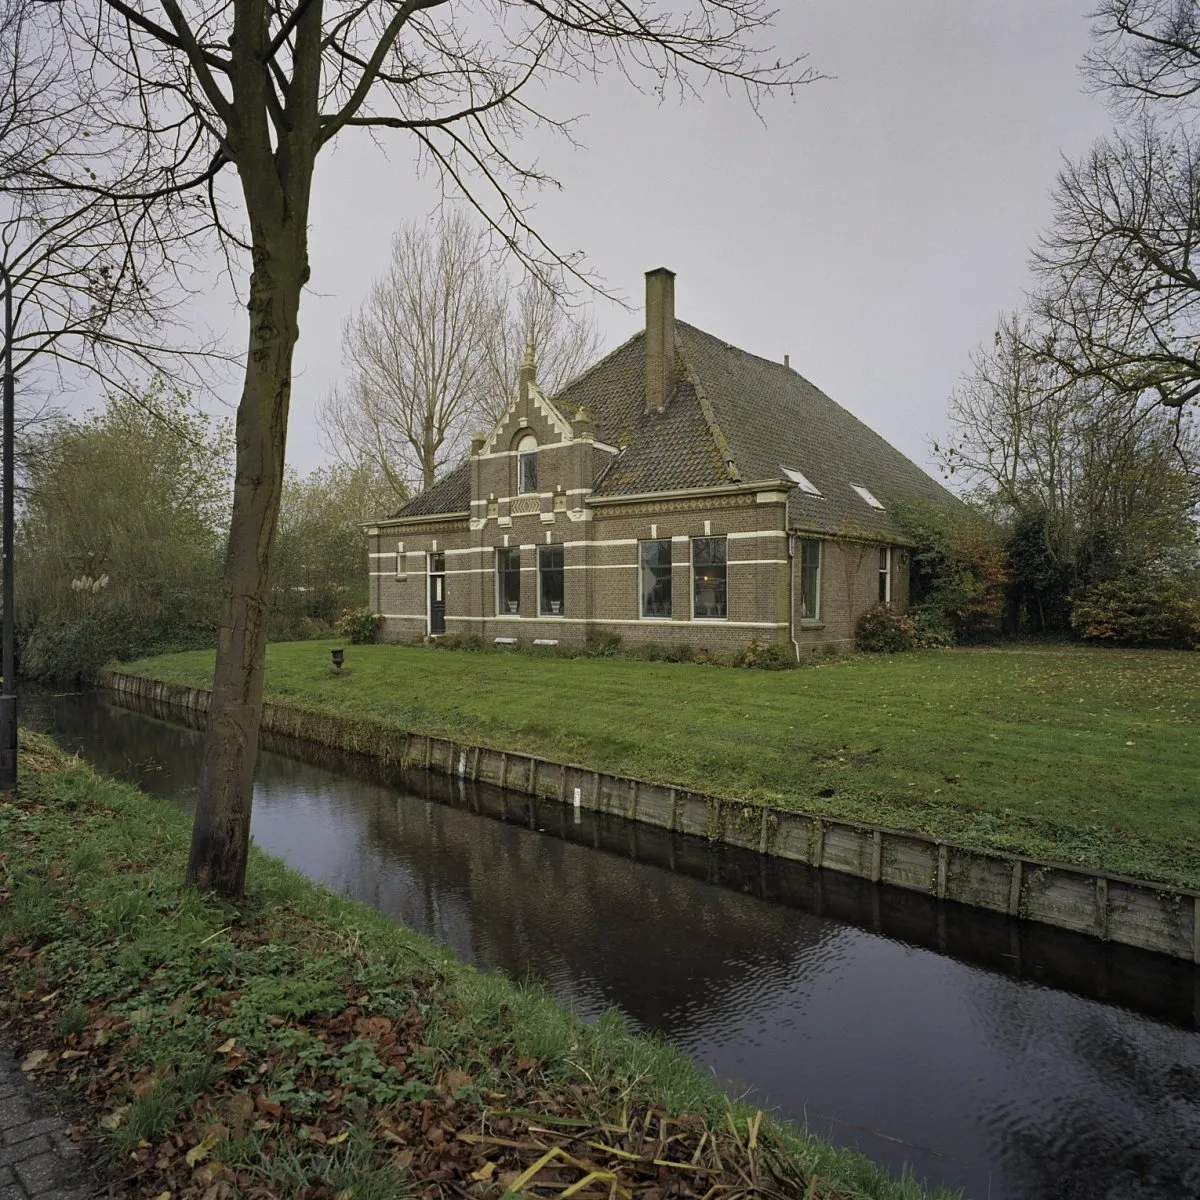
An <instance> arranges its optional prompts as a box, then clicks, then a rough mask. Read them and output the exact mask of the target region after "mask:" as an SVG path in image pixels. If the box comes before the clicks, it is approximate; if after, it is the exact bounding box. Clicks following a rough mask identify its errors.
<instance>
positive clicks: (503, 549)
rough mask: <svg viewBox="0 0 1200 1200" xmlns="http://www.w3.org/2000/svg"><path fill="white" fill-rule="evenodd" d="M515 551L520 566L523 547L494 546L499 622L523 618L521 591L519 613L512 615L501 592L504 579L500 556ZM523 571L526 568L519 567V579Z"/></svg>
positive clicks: (494, 596) (493, 572) (493, 562)
mask: <svg viewBox="0 0 1200 1200" xmlns="http://www.w3.org/2000/svg"><path fill="white" fill-rule="evenodd" d="M513 550H515V551H516V552H517V562H518V564H520V562H521V547H520V546H494V547H493V553H492V574H493V575H494V576H495V578H496V583H495V587H494V589H493V593H494V595H493V599H494V603H495V608H496V619H497V620H504V621H516V620H519V619H520V617H521V593H520V591H519V590H518V592H517V611H516V612H515V613H511V612H509V611H508V609H507V608H506V607H503V605H504V600H503V597H502V595H501V591H500V580H501V578H502V575H501V571H500V555H501V553H504V554H508V553H510V552H511V551H513ZM522 570H524V567H523V566H521V565H519V566H518V568H517V578H518V579H520V577H521V574H520V573H521V571H522ZM518 586H519V585H518Z"/></svg>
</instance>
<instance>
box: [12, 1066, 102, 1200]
mask: <svg viewBox="0 0 1200 1200" xmlns="http://www.w3.org/2000/svg"><path fill="white" fill-rule="evenodd" d="M85 1171H86V1168H85V1165H84V1161H83V1157H82V1155H81V1154H80V1152H79V1147H78V1146H76V1145H75V1143H74V1142H72V1141H71V1139H70V1138H69V1137H68V1136H67V1122H66V1121H65V1120H63V1119H62V1118H61V1117H56V1116H48V1115H46V1113H45V1110H44V1108H43V1107H42V1106H41V1105H39V1104H38V1103H37V1101H36V1100H35V1099H34V1096H33V1091H32V1089H31V1088H30V1086H29V1083H28V1081H27V1080H26V1079H25V1077H24V1076H23V1075H22V1074H21V1069H20V1067H19V1066H18V1065H17V1063H16V1062H15V1061H14V1060H13V1058H12V1056H11V1055H8V1054H5V1053H4V1052H3V1051H0V1200H89V1198H90V1197H94V1196H96V1195H98V1194H99V1193H97V1192H95V1191H94V1190H93V1189H92V1188H90V1187H89V1186H88V1184H87V1183H86V1182H85Z"/></svg>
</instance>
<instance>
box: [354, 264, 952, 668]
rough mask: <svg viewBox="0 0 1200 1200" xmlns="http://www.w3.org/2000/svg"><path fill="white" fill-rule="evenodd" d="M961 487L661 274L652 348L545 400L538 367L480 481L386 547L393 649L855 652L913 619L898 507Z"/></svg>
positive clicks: (377, 528) (486, 456)
mask: <svg viewBox="0 0 1200 1200" xmlns="http://www.w3.org/2000/svg"><path fill="white" fill-rule="evenodd" d="M922 500H923V501H929V502H933V503H935V504H938V505H951V506H957V505H958V503H959V502H958V501H957V500H956V499H955V497H953V496H952V495H951V494H950V493H949V492H948V491H946V489H945V488H943V487H942V486H941V485H940V484H938V483H936V482H935V481H934V480H933V479H931V478H930V477H929V476H928V475H927V474H925V472H924V471H922V470H921V469H920V468H919V467H917V466H916V465H915V464H913V463H912V462H910V461H909V460H908V459H907V458H905V457H904V455H902V454H901V453H900V452H899V451H898V450H896V449H895V448H894V447H892V446H890V445H889V444H888V443H887V442H885V441H884V440H883V439H882V438H881V437H879V436H878V435H877V434H875V433H873V432H872V431H871V430H870V429H868V428H867V427H866V426H865V425H863V424H862V422H860V421H858V420H857V419H856V418H855V417H853V416H852V415H851V414H850V413H848V412H847V411H846V410H845V409H844V408H841V407H840V406H839V405H837V404H835V403H834V402H833V401H832V400H830V399H829V397H828V396H826V395H825V394H824V393H823V392H821V391H820V390H818V389H817V388H816V387H814V386H813V385H812V384H811V383H809V382H808V381H807V380H806V379H804V378H803V377H802V376H801V375H799V374H797V373H796V372H795V371H794V370H792V369H791V367H790V366H789V365H788V363H787V362H786V361H785V362H784V363H782V364H780V363H775V362H768V361H767V360H765V359H762V358H758V357H756V356H755V355H753V354H747V353H746V352H745V351H743V350H739V349H737V348H736V347H734V346H730V345H727V344H726V343H725V342H723V341H721V340H720V339H719V338H716V337H713V336H712V335H711V334H708V333H703V332H702V331H701V330H699V329H696V328H694V327H693V326H691V325H687V324H684V323H683V322H682V321H677V320H676V319H675V276H674V275H673V273H672V272H670V271H667V270H664V269H659V270H656V271H651V272H649V273H648V274H647V276H646V328H645V330H644V331H642V332H639V333H638V334H636V335H635V336H634V337H632V338H631V339H630V340H629V341H627V342H626V343H625V344H624V345H622V346H619V347H618V348H617V349H616V350H614V351H613V352H612V353H611V354H609V355H607V356H606V357H605V358H603V359H601V360H600V361H599V362H598V363H596V365H595V366H593V367H592V368H590V369H589V370H587V371H585V372H584V373H583V374H582V375H580V376H579V377H578V378H576V379H575V380H574V381H573V382H571V383H570V384H568V385H567V386H566V387H565V388H564V389H563V390H562V391H561V392H560V393H559V394H558V395H556V396H553V397H549V396H546V395H544V394H543V393H542V391H541V389H540V388H539V387H538V383H537V371H536V367H535V365H534V362H533V356H532V354H531V353H530V354H527V355H526V360H525V363H524V365H523V366H522V368H521V371H520V378H519V383H518V388H517V393H516V395H515V396H513V397H512V399H511V401H510V403H509V405H508V408H507V410H506V411H505V413H504V415H503V417H502V418H501V420H500V422H499V424H498V425H497V426H496V427H495V428H494V429H493V430H492V431H491V433H490V434H489V435H488V436H487V437H484V436H483V435H477V436H476V437H475V439H474V441H473V442H472V446H471V453H470V456H469V458H467V460H466V461H464V462H463V463H461V464H460V465H459V466H457V467H456V468H455V469H454V470H452V471H451V472H450V473H449V474H447V475H446V476H445V477H444V478H442V479H441V480H439V481H438V482H436V483H435V484H434V485H433V486H432V487H430V488H428V489H427V490H426V491H424V492H422V493H421V494H420V495H418V496H416V497H414V498H413V499H412V500H411V501H409V503H407V504H406V505H405V506H404V507H403V508H402V509H401V510H400V511H399V512H398V513H396V515H395V516H393V517H389V518H387V519H386V520H380V521H378V522H377V523H375V524H373V525H371V526H370V527H369V529H368V533H369V537H370V563H371V567H370V570H371V588H370V603H371V606H372V608H373V609H374V610H375V611H376V612H378V613H380V614H381V616H382V624H381V636H382V637H383V638H385V639H387V640H408V639H410V638H413V637H419V636H433V637H437V636H439V635H441V634H443V633H451V634H455V633H457V634H473V635H476V636H479V637H481V638H483V639H484V640H485V641H487V642H493V641H495V640H497V639H516V640H518V641H521V642H526V641H543V642H551V643H553V642H562V643H566V642H582V641H584V640H585V639H586V638H587V637H588V635H589V634H591V633H593V632H595V631H599V630H605V631H611V632H614V633H618V634H620V636H621V638H622V639H623V641H624V642H625V644H626V645H632V644H637V643H643V642H659V643H686V644H688V645H690V646H692V647H693V648H694V649H696V650H700V649H709V650H718V649H723V650H730V649H737V648H740V647H742V646H744V645H746V643H748V642H749V641H751V640H752V639H758V640H760V641H763V642H773V643H779V644H782V645H784V646H790V647H791V648H792V650H793V652H794V653H795V655H796V656H797V657H798V658H799V657H802V656H804V655H807V654H812V653H816V652H819V651H838V650H845V649H850V648H852V646H853V644H854V630H855V625H856V623H857V621H858V618H859V617H860V616H861V615H862V613H863V611H864V610H865V609H867V608H868V607H869V606H870V605H872V604H875V603H877V602H878V601H881V600H882V601H885V602H887V603H889V604H891V605H893V606H895V607H897V608H900V609H903V608H904V607H905V606H906V605H907V602H908V565H909V545H910V543H909V542H908V540H907V539H906V538H905V536H904V534H903V533H902V532H901V530H900V529H899V527H898V526H897V525H896V523H895V522H894V521H893V519H892V517H891V516H890V515H889V506H891V505H894V504H897V503H905V502H912V501H922Z"/></svg>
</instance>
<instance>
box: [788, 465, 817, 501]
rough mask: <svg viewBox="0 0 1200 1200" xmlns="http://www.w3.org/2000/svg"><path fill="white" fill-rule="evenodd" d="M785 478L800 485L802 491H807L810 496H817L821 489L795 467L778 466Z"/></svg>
mask: <svg viewBox="0 0 1200 1200" xmlns="http://www.w3.org/2000/svg"><path fill="white" fill-rule="evenodd" d="M779 469H780V470H781V471H782V472H783V477H784V478H785V479H790V480H791V481H792V482H793V483H796V484H799V485H800V490H801V491H802V492H807V493H808V494H809V495H810V496H819V495H820V494H821V489H820V488H818V487H817V485H816V484H815V483H813V481H812V480H811V479H809V478H808V476H807V475H805V474H804V472H803V471H798V470H797V469H796V468H795V467H780V468H779Z"/></svg>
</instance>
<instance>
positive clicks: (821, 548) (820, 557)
mask: <svg viewBox="0 0 1200 1200" xmlns="http://www.w3.org/2000/svg"><path fill="white" fill-rule="evenodd" d="M805 546H816V548H817V595H816V612H811V613H804V614H803V615H802V616H801V617H800V623H801V624H807V623H809V622H811V623H812V624H814V625H815V624H817V623H818V622H819V621H820V620H821V577H822V575H824V573H825V543H824V541H823V540H822V539H820V538H801V539H800V554H799V562H798V563H797V565H798V566H799V568H800V603H801V605H803V603H804V547H805Z"/></svg>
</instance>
